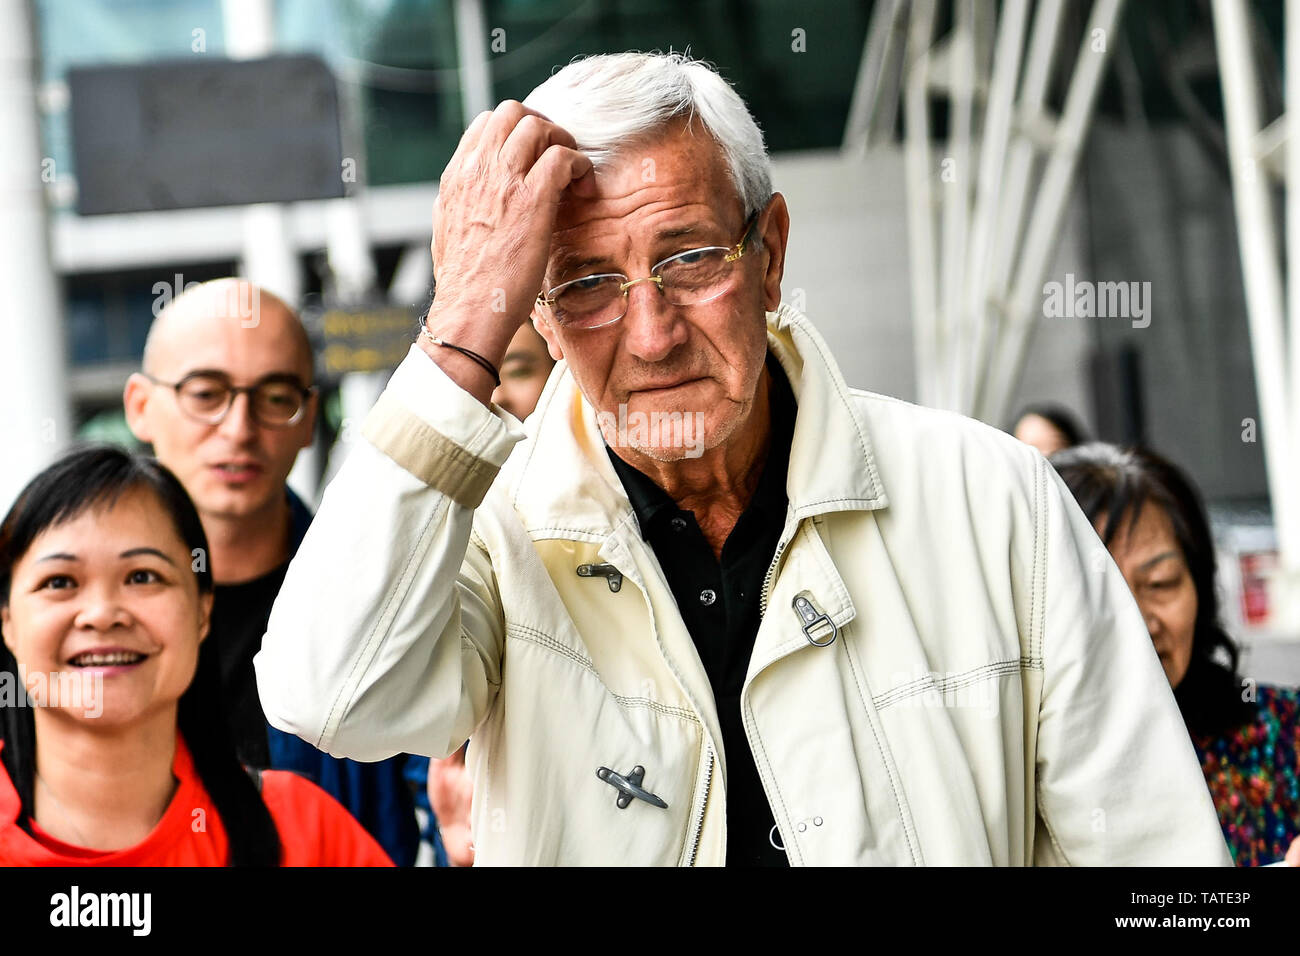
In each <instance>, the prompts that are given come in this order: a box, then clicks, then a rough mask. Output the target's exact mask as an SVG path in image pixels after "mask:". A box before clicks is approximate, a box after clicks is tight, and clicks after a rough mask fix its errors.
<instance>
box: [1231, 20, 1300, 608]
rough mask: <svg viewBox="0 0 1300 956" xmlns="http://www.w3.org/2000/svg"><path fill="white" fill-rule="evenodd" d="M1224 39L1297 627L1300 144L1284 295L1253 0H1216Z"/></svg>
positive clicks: (1284, 571)
mask: <svg viewBox="0 0 1300 956" xmlns="http://www.w3.org/2000/svg"><path fill="white" fill-rule="evenodd" d="M1213 10H1214V37H1215V45H1216V47H1217V49H1218V58H1219V78H1220V82H1221V84H1222V86H1223V107H1224V109H1223V111H1224V118H1225V120H1226V124H1227V131H1228V156H1229V160H1230V163H1231V167H1232V197H1233V202H1234V204H1235V206H1236V214H1237V244H1238V249H1239V250H1240V253H1241V271H1242V277H1243V279H1244V282H1245V292H1246V312H1247V316H1248V318H1249V322H1250V347H1251V355H1252V357H1253V361H1254V366H1255V390H1256V392H1257V394H1258V396H1259V411H1260V419H1261V421H1260V423H1259V425H1260V429H1259V430H1260V435H1261V437H1262V439H1263V445H1264V462H1265V469H1266V473H1267V475H1268V488H1269V498H1270V499H1271V501H1272V505H1273V524H1274V527H1275V528H1276V530H1277V541H1278V552H1279V558H1280V565H1281V566H1280V568H1279V571H1280V575H1279V577H1278V578H1277V579H1276V582H1275V583H1276V585H1278V586H1276V587H1275V588H1274V590H1273V594H1272V596H1273V598H1274V603H1273V608H1274V615H1275V620H1276V626H1277V627H1278V629H1279V630H1284V631H1286V632H1288V633H1294V632H1295V631H1296V630H1297V628H1300V596H1297V593H1296V592H1297V589H1298V588H1300V501H1297V479H1296V473H1295V465H1296V462H1297V459H1298V458H1300V455H1298V454H1297V451H1296V444H1295V437H1294V434H1295V428H1296V427H1297V426H1298V425H1300V414H1297V415H1296V417H1295V420H1293V419H1292V414H1293V411H1292V410H1293V408H1294V405H1293V404H1292V403H1293V402H1294V401H1295V400H1296V399H1295V396H1292V397H1291V398H1290V399H1289V398H1288V390H1289V388H1291V387H1294V383H1293V381H1292V375H1293V374H1294V371H1295V368H1296V366H1295V365H1292V367H1291V370H1290V372H1291V374H1288V369H1287V355H1288V351H1287V341H1286V339H1287V329H1286V324H1287V322H1286V313H1285V304H1284V303H1285V302H1286V301H1287V300H1289V303H1290V306H1291V310H1292V311H1291V319H1292V329H1291V348H1292V350H1293V352H1292V354H1294V350H1295V349H1300V344H1298V343H1297V342H1296V334H1295V328H1294V323H1295V317H1296V316H1297V315H1300V244H1298V243H1297V241H1296V240H1297V237H1300V150H1297V149H1296V146H1295V143H1289V144H1288V145H1287V150H1286V152H1287V157H1286V173H1287V179H1288V187H1289V188H1288V189H1287V203H1286V215H1287V238H1288V244H1289V246H1290V249H1289V254H1288V266H1289V268H1290V270H1291V272H1290V288H1289V290H1288V292H1289V294H1288V295H1287V297H1286V300H1284V298H1283V288H1282V274H1281V263H1280V260H1279V245H1278V236H1277V229H1276V225H1275V222H1274V212H1273V206H1272V199H1271V197H1270V194H1269V193H1270V190H1269V184H1268V175H1267V173H1266V171H1265V168H1264V166H1263V164H1262V163H1260V162H1259V159H1260V154H1261V150H1262V149H1263V148H1264V146H1265V145H1266V143H1265V141H1266V140H1267V137H1261V136H1260V133H1261V132H1262V130H1261V124H1262V118H1261V116H1260V110H1259V100H1258V95H1257V91H1258V83H1259V77H1258V74H1257V72H1256V67H1255V60H1254V56H1253V54H1252V52H1251V40H1250V13H1249V11H1248V9H1247V7H1246V4H1245V2H1244V0H1214V6H1213ZM1297 17H1300V4H1297V3H1296V2H1295V0H1289V2H1288V3H1287V6H1286V53H1287V64H1288V65H1291V64H1295V63H1297V62H1300V36H1297V28H1298V27H1300V24H1297V22H1296V20H1297ZM1297 94H1300V79H1298V78H1297V75H1296V71H1295V70H1294V69H1290V70H1288V76H1287V86H1286V97H1287V107H1288V110H1294V109H1297V108H1300V106H1297V104H1300V100H1298V99H1296V98H1295V97H1296V96H1297Z"/></svg>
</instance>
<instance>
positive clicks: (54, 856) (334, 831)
mask: <svg viewBox="0 0 1300 956" xmlns="http://www.w3.org/2000/svg"><path fill="white" fill-rule="evenodd" d="M3 746H4V744H3V743H0V748H3ZM172 773H173V774H174V775H175V776H176V779H177V780H179V781H180V783H179V785H178V786H177V787H176V793H175V795H173V797H172V801H171V803H170V804H168V806H167V812H166V813H164V814H163V816H162V819H161V820H159V821H158V824H157V826H155V827H154V828H153V830H152V831H151V832H150V833H149V835H148V836H147V837H145V838H144V839H143V840H142V841H140V842H139V843H137V844H136V845H135V846H131V847H125V848H123V849H121V850H88V849H85V848H84V847H79V846H73V845H72V844H70V843H64V842H63V841H61V840H58V839H56V838H54V837H52V836H50V835H49V834H48V833H46V832H45V831H44V830H42V829H41V827H40V825H39V824H38V823H36V821H35V820H33V821H32V833H31V834H28V833H26V832H24V831H23V829H22V828H21V827H20V826H19V825H18V813H19V809H20V804H19V801H18V792H17V791H16V790H14V785H13V782H12V781H11V780H10V779H9V775H8V774H7V773H5V772H4V769H3V768H2V767H0V864H3V865H5V866H225V865H226V863H227V856H228V845H227V840H226V830H225V828H224V827H223V826H222V825H221V819H220V818H219V817H218V816H217V810H216V807H214V806H213V804H212V799H211V798H210V797H209V796H208V793H207V791H206V790H205V789H204V788H203V783H202V782H201V781H200V780H199V776H198V774H197V773H196V772H195V770H194V762H193V760H192V759H191V757H190V752H189V750H188V748H186V746H185V743H184V741H183V740H182V739H181V737H180V735H179V734H177V736H176V759H175V761H174V762H173V763H172ZM262 799H263V800H264V801H265V802H266V806H267V809H268V810H270V811H271V819H272V820H274V821H275V827H276V829H277V830H278V831H279V833H280V845H281V859H282V861H283V865H284V866H392V865H393V864H392V862H391V861H390V860H389V859H388V856H387V855H386V854H385V853H384V851H383V850H382V849H381V848H380V846H379V844H378V843H376V842H375V840H374V838H373V837H372V836H370V834H369V833H367V832H366V831H365V830H364V829H362V827H361V824H359V823H357V822H356V820H354V819H353V818H352V817H351V815H349V814H348V812H347V811H346V810H344V809H343V807H342V806H341V805H340V804H339V803H338V802H337V801H336V800H335V799H334V798H333V797H331V796H330V795H329V794H328V793H326V792H325V791H324V790H322V789H321V788H320V787H318V786H316V785H315V784H314V783H312V782H311V781H310V780H307V779H306V778H305V777H300V776H298V775H297V774H294V773H288V772H286V771H279V770H266V771H263V773H262Z"/></svg>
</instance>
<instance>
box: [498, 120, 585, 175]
mask: <svg viewBox="0 0 1300 956" xmlns="http://www.w3.org/2000/svg"><path fill="white" fill-rule="evenodd" d="M577 145H578V144H577V143H576V142H575V141H574V139H573V137H572V136H571V135H570V134H569V131H568V130H565V129H561V128H560V127H558V126H556V125H555V124H554V123H552V122H550V121H549V120H545V119H542V118H541V117H540V116H538V115H536V114H535V113H529V114H527V115H524V116H522V117H520V119H519V122H518V123H517V124H516V125H515V128H514V129H513V130H511V131H510V135H509V136H507V137H506V141H505V142H504V143H502V144H501V150H500V152H499V153H498V156H499V157H500V159H501V162H502V163H503V164H504V165H505V167H506V168H507V169H509V170H511V171H512V172H515V173H517V174H524V173H527V172H528V171H529V170H530V169H532V168H533V165H534V164H535V163H536V162H537V160H538V159H539V158H541V156H542V154H543V153H545V152H546V151H547V150H548V149H550V148H551V147H552V146H563V147H565V148H566V149H576V148H577Z"/></svg>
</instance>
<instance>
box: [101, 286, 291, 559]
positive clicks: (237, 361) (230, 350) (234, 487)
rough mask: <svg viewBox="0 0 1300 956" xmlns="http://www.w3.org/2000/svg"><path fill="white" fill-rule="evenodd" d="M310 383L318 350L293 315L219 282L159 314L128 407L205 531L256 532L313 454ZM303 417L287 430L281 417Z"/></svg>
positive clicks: (134, 425) (271, 299) (270, 300)
mask: <svg viewBox="0 0 1300 956" xmlns="http://www.w3.org/2000/svg"><path fill="white" fill-rule="evenodd" d="M312 378H313V361H312V349H311V342H310V340H309V339H308V337H307V333H306V330H305V329H304V328H303V326H302V322H301V321H300V320H299V319H298V316H297V314H296V313H295V312H294V311H293V309H291V308H290V307H289V306H288V305H287V304H286V303H285V302H283V301H282V300H281V299H279V298H278V297H276V296H274V295H272V294H271V293H270V292H267V291H266V290H264V289H259V288H258V287H257V286H255V285H253V284H252V283H250V282H248V281H247V280H244V279H217V280H215V281H213V282H205V283H203V284H202V285H196V286H193V287H191V288H189V289H187V290H186V291H185V292H184V293H182V294H181V295H179V296H177V297H176V299H175V300H173V301H172V302H171V303H169V304H168V305H167V307H166V308H164V309H162V310H161V311H160V312H159V313H158V315H157V317H156V318H155V319H154V323H153V326H152V327H151V328H150V330H149V337H148V339H147V340H146V342H145V350H144V358H143V373H142V374H141V373H137V374H136V375H132V376H131V378H130V380H129V381H128V382H127V386H126V392H125V394H124V396H123V402H124V405H125V407H126V417H127V423H128V424H129V425H130V426H131V430H132V431H133V432H134V433H135V435H136V437H137V438H139V439H140V440H141V441H144V442H148V443H150V444H152V445H153V447H154V453H155V454H156V455H157V456H158V459H159V460H160V461H161V462H162V463H163V464H164V465H166V466H167V467H168V468H170V469H171V470H172V471H173V472H175V473H176V476H177V477H178V478H179V479H180V480H181V483H182V484H183V485H185V488H186V490H187V491H188V492H189V493H190V497H191V498H193V499H194V504H195V506H196V507H197V508H198V510H199V514H200V516H201V517H203V519H204V523H205V524H206V523H207V522H208V521H209V520H210V519H213V518H219V519H223V520H233V521H245V520H247V521H260V520H264V519H266V517H267V515H268V513H269V512H270V510H273V509H277V508H280V507H282V506H283V503H284V500H285V490H284V487H285V481H286V479H287V478H288V476H289V471H290V470H291V469H292V468H293V463H294V459H295V458H296V457H297V454H298V451H299V449H301V448H304V447H305V446H306V445H308V444H310V442H311V437H312V428H313V425H314V423H315V416H316V393H315V390H314V388H312ZM232 388H233V389H234V390H235V391H233V392H232V391H231V389H232ZM254 388H256V389H257V390H258V391H257V392H255V393H251V394H250V393H249V392H248V391H245V390H248V389H254ZM254 395H256V396H257V398H256V400H255V399H254ZM222 396H226V398H225V400H224V401H223V398H222ZM296 407H301V412H300V413H299V414H298V415H297V417H295V418H292V420H290V421H288V422H287V423H285V421H284V419H285V418H287V417H288V416H286V415H284V414H281V412H282V411H283V410H285V409H288V410H292V409H293V408H296ZM213 409H215V411H214V410H213ZM196 410H197V411H198V412H200V413H199V414H196ZM223 411H224V413H225V414H224V416H222V412H223ZM217 417H220V421H217V422H213V421H212V419H213V418H217ZM214 571H217V573H218V574H219V573H220V572H219V570H218V569H214Z"/></svg>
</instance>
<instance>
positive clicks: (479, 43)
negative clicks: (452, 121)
mask: <svg viewBox="0 0 1300 956" xmlns="http://www.w3.org/2000/svg"><path fill="white" fill-rule="evenodd" d="M456 55H457V57H458V59H459V61H460V105H461V111H462V112H463V113H464V119H465V125H466V126H469V124H470V123H471V122H473V120H474V117H475V116H478V114H479V113H482V112H483V111H484V110H490V109H492V107H493V105H494V104H493V102H492V65H491V63H489V61H488V30H487V19H486V17H484V15H483V0H456Z"/></svg>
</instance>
